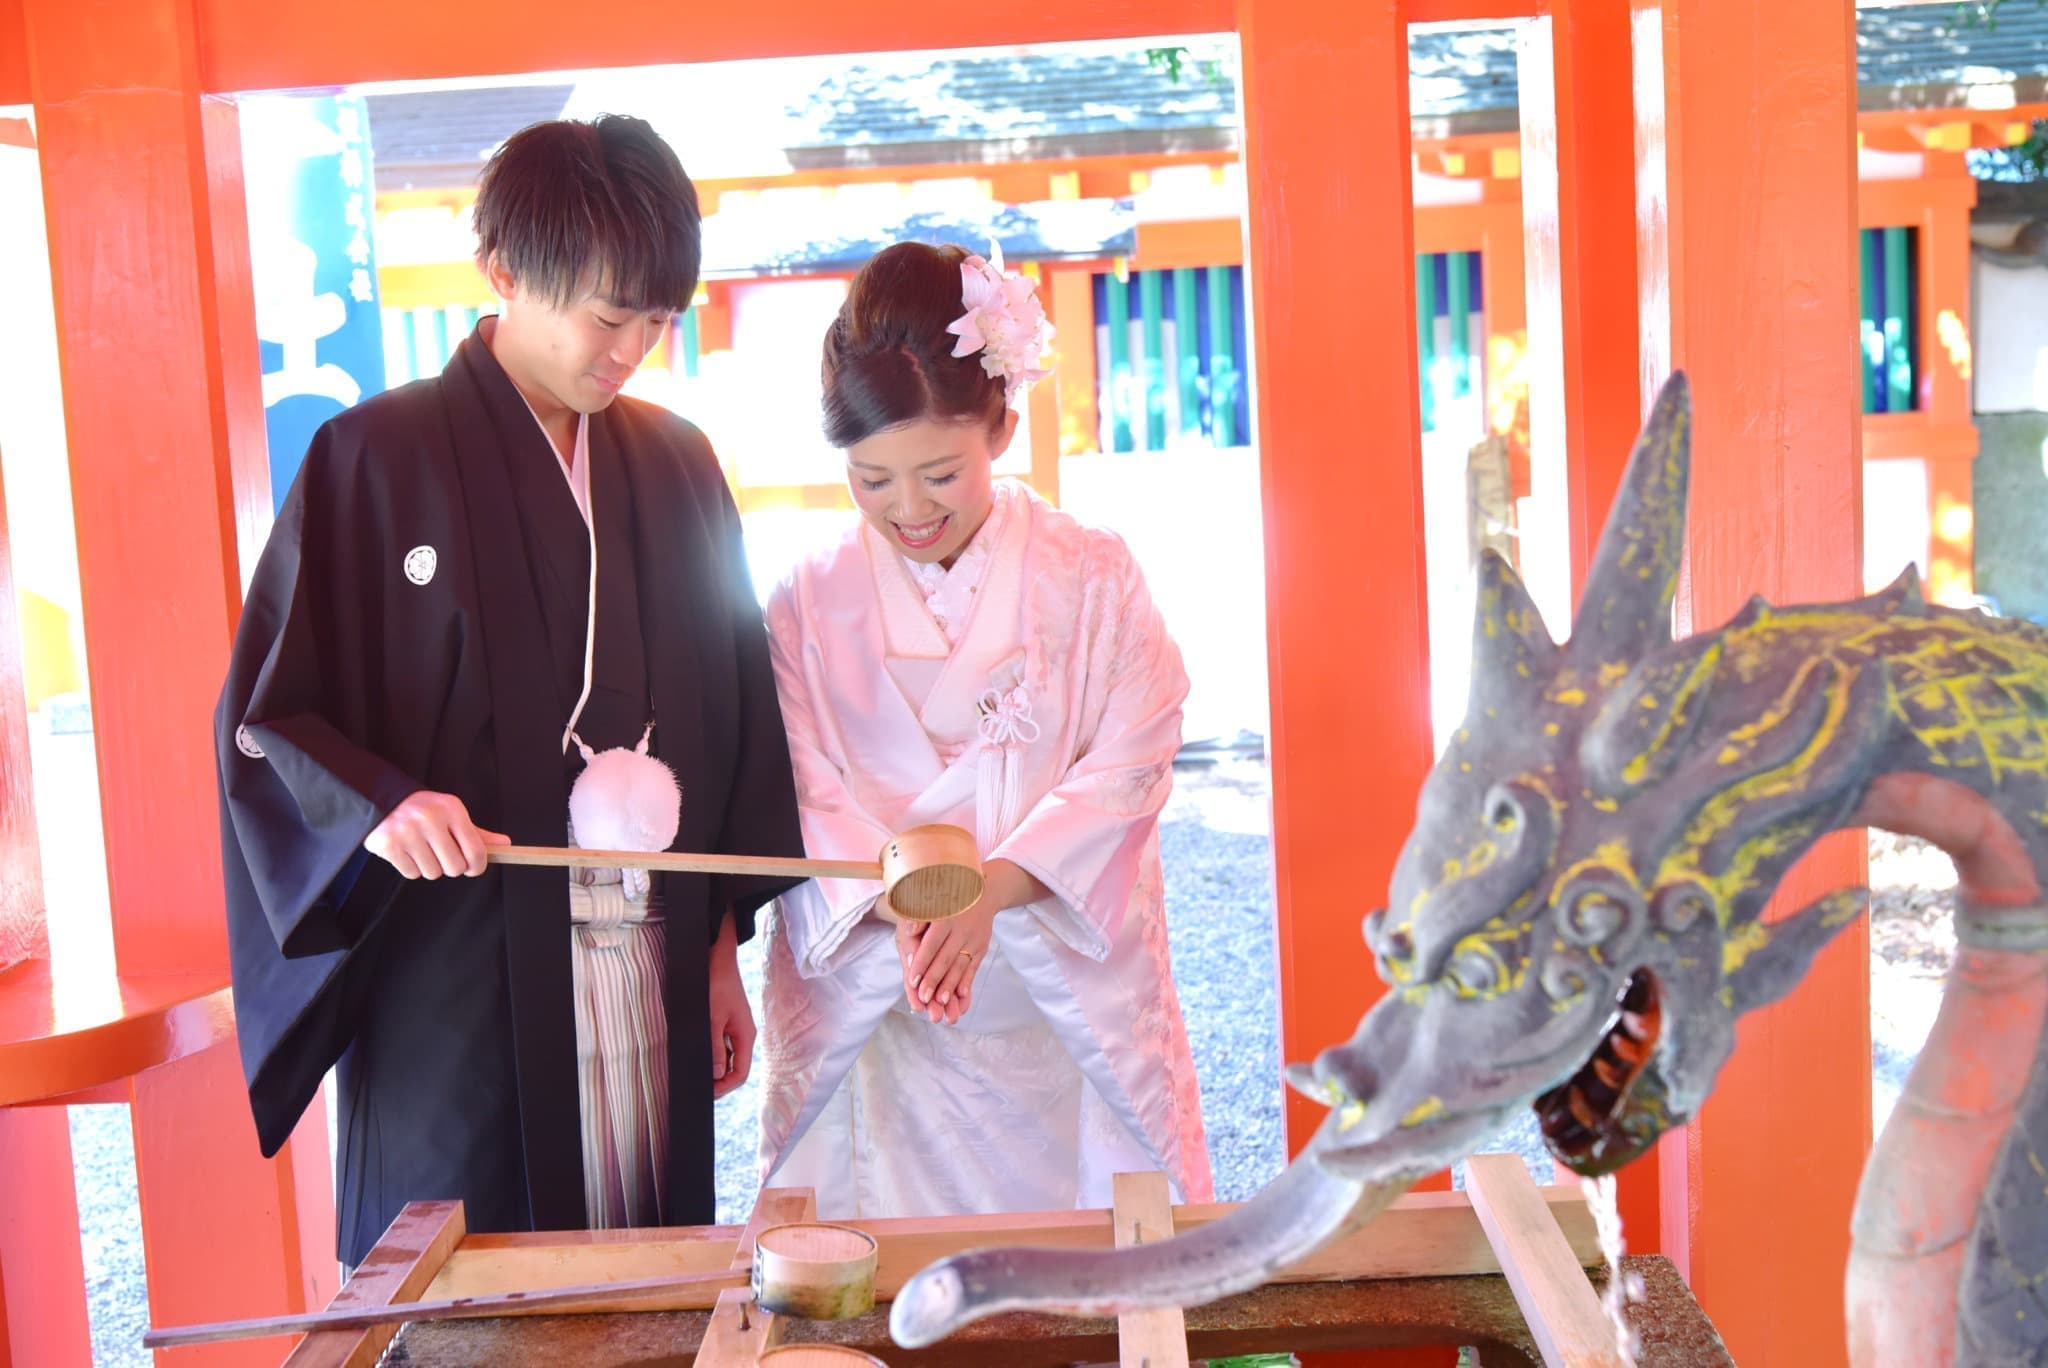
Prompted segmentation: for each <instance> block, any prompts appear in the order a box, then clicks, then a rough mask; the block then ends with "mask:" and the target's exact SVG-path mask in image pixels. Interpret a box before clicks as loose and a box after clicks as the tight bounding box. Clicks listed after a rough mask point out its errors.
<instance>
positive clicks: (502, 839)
mask: <svg viewBox="0 0 2048 1368" xmlns="http://www.w3.org/2000/svg"><path fill="white" fill-rule="evenodd" d="M511 844H512V839H511V838H510V837H509V836H503V835H500V834H499V833H497V832H495V831H485V830H484V829H483V828H481V827H479V826H478V825H477V824H476V823H475V822H472V821H471V820H470V819H469V809H468V808H466V807H464V806H463V805H462V800H461V799H460V798H457V797H456V796H455V795H454V794H452V793H434V792H431V791H429V790H427V789H421V790H419V791H418V792H417V793H414V794H413V795H412V796H411V797H409V798H407V799H406V800H405V801H404V802H402V803H400V804H399V805H398V806H397V807H395V808H393V809H391V812H390V814H389V815H388V816H386V817H385V818H384V820H383V821H381V822H379V823H377V829H376V830H375V831H372V832H371V833H370V834H369V835H368V836H367V837H365V838H364V839H363V849H365V850H367V851H369V852H370V853H371V854H372V855H375V856H377V857H378V858H379V859H382V860H386V861H389V862H390V864H391V867H392V868H393V869H396V870H397V871H398V872H399V873H400V874H402V875H404V876H405V877H406V878H408V879H438V878H441V877H442V876H443V875H446V876H447V877H448V878H451V879H453V878H457V877H460V876H463V875H469V876H471V877H474V876H475V875H478V874H481V873H483V872H484V870H485V869H487V868H489V867H490V862H489V860H488V859H487V858H486V852H487V850H488V848H489V847H491V846H502V845H511Z"/></svg>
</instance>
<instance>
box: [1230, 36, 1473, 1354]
mask: <svg viewBox="0 0 2048 1368" xmlns="http://www.w3.org/2000/svg"><path fill="white" fill-rule="evenodd" d="M1237 18H1238V31H1239V40H1240V43H1241V48H1240V51H1241V61H1242V70H1243V96H1242V98H1243V107H1244V125H1245V180H1246V188H1247V195H1248V200H1249V203H1248V205H1247V212H1246V233H1247V245H1248V250H1247V253H1246V258H1245V261H1246V267H1247V271H1246V274H1247V276H1248V281H1247V284H1248V288H1249V291H1250V295H1251V315H1252V316H1251V324H1252V366H1253V376H1252V398H1253V420H1252V421H1253V424H1254V429H1255V432H1256V434H1257V441H1258V451H1259V478H1260V486H1261V490H1262V495H1263V502H1264V506H1265V546H1266V652H1267V667H1268V671H1269V674H1270V681H1271V682H1270V689H1271V694H1270V696H1271V709H1272V720H1271V725H1270V742H1269V748H1270V753H1271V756H1272V764H1273V866H1274V875H1275V881H1276V885H1277V887H1276V894H1277V898H1278V902H1277V908H1278V918H1279V937H1278V941H1279V959H1280V966H1279V967H1280V1032H1281V1049H1282V1051H1283V1053H1284V1054H1285V1055H1286V1057H1287V1059H1288V1060H1290V1061H1306V1060H1311V1059H1313V1058H1315V1056H1316V1054H1317V1053H1318V1052H1319V1051H1321V1050H1322V1049H1324V1048H1325V1047H1327V1046H1330V1045H1334V1044H1336V1043H1338V1042H1339V1041H1342V1040H1344V1039H1347V1038H1348V1037H1349V1036H1350V1034H1351V1032H1352V1030H1353V1029H1354V1028H1355V1027H1356V1026H1357V1024H1358V1019H1359V1017H1360V1016H1362V1015H1363V1014H1364V1012H1365V1010H1366V1009H1367V1008H1368V1007H1369V1006H1371V1004H1372V1002H1373V1001H1374V999H1376V998H1377V997H1379V995H1380V994H1381V993H1382V992H1384V991H1385V987H1384V985H1383V984H1382V983H1381V982H1380V979H1379V975H1378V973H1377V972H1376V971H1375V970H1374V968H1373V964H1372V959H1371V957H1370V956H1369V955H1368V954H1367V953H1366V949H1365V943H1364V938H1363V936H1362V934H1361V931H1360V921H1361V918H1362V917H1363V916H1364V914H1365V912H1366V911H1367V910H1369V909H1370V908H1373V907H1376V906H1379V905H1380V904H1382V903H1384V902H1385V900H1386V897H1387V885H1388V881H1389V880H1390V879H1391V877H1392V875H1393V870H1394V861H1395V858H1396V856H1397V855H1398V854H1399V853H1400V846H1401V842H1402V840H1403V839H1404V838H1405V837H1406V835H1407V832H1408V830H1409V828H1410V827H1411V826H1413V825H1414V818H1415V795H1416V792H1417V791H1418V789H1419V788H1420V787H1421V784H1422V780H1423V777H1424V776H1425V775H1426V774H1427V773H1428V770H1429V765H1430V761H1431V757H1432V750H1431V744H1430V717H1429V653H1428V643H1427V638H1426V627H1425V624H1426V622H1427V612H1426V608H1427V589H1426V586H1425V583H1424V571H1423V539H1422V478H1421V474H1422V472H1421V451H1422V401H1421V383H1420V378H1419V376H1418V373H1417V368H1416V366H1417V363H1416V354H1415V298H1414V293H1415V285H1414V275H1415V273H1414V272H1413V271H1411V270H1409V269H1407V268H1406V265H1405V263H1408V262H1411V261H1413V260H1414V257H1415V248H1414V209H1413V199H1414V193H1413V182H1412V180H1411V179H1410V169H1409V168H1410V151H1409V128H1408V25H1407V16H1406V13H1405V6H1403V5H1402V4H1399V3H1395V4H1376V5H1331V6H1323V5H1304V4H1300V3H1297V0H1238V6H1237ZM1390 264H1400V265H1401V268H1400V269H1390ZM1322 1116H1323V1108H1321V1107H1320V1106H1317V1105H1316V1104H1315V1103H1312V1102H1310V1101H1308V1100H1307V1099H1305V1098H1302V1097H1299V1096H1296V1095H1294V1094H1292V1093H1289V1095H1288V1098H1287V1134H1288V1146H1289V1148H1290V1150H1298V1149H1299V1148H1300V1147H1301V1145H1302V1143H1303V1142H1304V1141H1306V1140H1307V1139H1308V1137H1309V1135H1310V1134H1311V1133H1312V1132H1313V1130H1314V1128H1315V1126H1316V1124H1317V1123H1318V1122H1319V1121H1320V1120H1321V1118H1322ZM1447 1182H1448V1176H1447V1175H1439V1176H1438V1177H1437V1178H1435V1179H1432V1180H1430V1181H1429V1182H1426V1183H1425V1184H1423V1186H1444V1185H1446V1183H1447ZM1372 1361H1374V1362H1387V1361H1389V1360H1385V1359H1375V1360H1372ZM1399 1361H1402V1362H1411V1363H1432V1364H1434V1363H1448V1362H1449V1361H1450V1358H1449V1356H1448V1355H1446V1354H1442V1353H1430V1352H1428V1351H1423V1352H1419V1353H1417V1354H1415V1355H1414V1356H1413V1357H1402V1358H1401V1359H1400V1360H1399ZM1318 1362H1330V1360H1327V1359H1324V1358H1323V1357H1321V1356H1318Z"/></svg>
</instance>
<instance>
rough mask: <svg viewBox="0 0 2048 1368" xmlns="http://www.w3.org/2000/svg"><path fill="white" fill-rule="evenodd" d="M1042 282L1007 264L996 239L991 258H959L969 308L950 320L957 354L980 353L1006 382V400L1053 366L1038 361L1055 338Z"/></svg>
mask: <svg viewBox="0 0 2048 1368" xmlns="http://www.w3.org/2000/svg"><path fill="white" fill-rule="evenodd" d="M1037 292H1038V282H1037V281H1035V280H1032V279H1031V278H1030V277H1028V276H1024V275H1020V274H1018V273H1017V272H1015V271H1005V270H1004V269H1003V247H1002V244H1001V243H991V244H990V246H989V254H988V256H987V257H986V258H983V257H978V256H970V257H968V258H967V260H965V261H963V262H961V263H960V294H961V303H963V304H965V305H966V306H967V312H966V313H964V314H962V315H961V316H960V317H959V318H957V319H955V320H954V321H953V322H951V323H948V324H947V325H946V331H947V332H949V333H952V334H953V335H954V336H956V337H958V338H959V339H960V340H959V341H958V342H956V343H955V344H954V345H953V355H955V356H972V355H974V354H975V353H976V352H980V353H981V369H982V372H983V373H984V374H986V375H989V376H991V377H996V378H1000V379H1001V380H1002V382H1003V399H1004V402H1006V403H1010V404H1014V403H1016V402H1017V396H1018V394H1020V393H1021V392H1022V391H1023V390H1024V389H1025V388H1026V387H1027V386H1029V385H1030V384H1032V383H1033V382H1034V381H1038V380H1043V379H1044V378H1045V377H1046V376H1048V375H1050V374H1052V371H1051V370H1049V369H1047V368H1044V367H1042V366H1040V365H1039V364H1038V363H1039V362H1040V361H1041V360H1042V359H1043V358H1044V356H1045V349H1046V347H1047V345H1048V344H1050V343H1051V341H1052V324H1050V323H1048V322H1046V319H1045V306H1044V305H1043V304H1042V303H1040V302H1039V300H1038V293H1037Z"/></svg>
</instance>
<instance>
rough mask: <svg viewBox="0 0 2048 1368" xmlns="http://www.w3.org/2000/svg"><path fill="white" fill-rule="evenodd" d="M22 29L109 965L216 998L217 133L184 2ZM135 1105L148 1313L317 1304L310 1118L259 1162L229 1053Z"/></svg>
mask: <svg viewBox="0 0 2048 1368" xmlns="http://www.w3.org/2000/svg"><path fill="white" fill-rule="evenodd" d="M25 14H26V20H27V22H26V25H25V34H26V38H27V49H28V61H27V65H28V71H29V77H30V82H31V86H32V89H33V92H34V95H35V102H36V107H37V112H38V127H37V134H38V140H39V143H40V157H41V165H42V173H43V187H44V201H45V205H46V209H47V216H48V221H49V238H50V265H51V279H52V287H53V291H54V294H55V300H56V305H57V310H56V312H57V342H58V355H59V361H60V364H61V368H62V375H63V384H64V416H65V426H66V435H67V439H68V443H69V448H70V464H71V487H72V504H73V510H74V516H75V519H76V530H77V541H78V563H79V583H80V590H81V595H82V598H83V600H84V612H83V620H84V627H85V635H86V648H87V651H86V654H87V660H88V665H89V671H90V683H91V690H92V702H93V722H94V732H95V742H96V748H97V752H98V757H99V776H100V806H101V812H102V814H103V820H104V826H105V832H106V853H107V872H108V886H109V893H110V897H111V904H112V912H113V921H114V952H115V958H116V961H117V964H118V966H119V968H120V969H121V971H122V973H123V974H124V975H125V976H129V977H133V976H137V975H148V974H152V973H154V974H164V975H172V974H189V975H195V976H198V977H200V978H202V979H204V978H205V977H206V976H207V975H208V974H211V975H212V976H213V978H214V980H215V981H216V983H217V984H224V983H225V982H226V979H227V963H226V961H227V955H226V935H225V921H224V917H223V913H222V906H223V899H222V891H221V872H220V860H219V850H220V832H219V826H218V820H219V819H218V813H217V805H216V800H215V796H214V794H215V778H214V758H213V744H212V728H211V726H210V719H211V715H212V711H213V704H214V699H215V696H216V695H217V693H218V692H219V689H220V681H221V678H222V676H223V674H224V672H225V669H226V664H227V652H228V644H229V639H230V635H231V632H232V629H233V625H234V621H235V615H236V613H237V611H238V605H239V602H240V591H241V543H242V542H243V540H244V539H245V538H246V537H247V536H250V535H254V534H256V533H258V532H259V531H260V528H261V526H262V525H263V521H264V520H263V518H261V517H260V516H259V515H258V513H257V512H256V510H259V509H260V508H262V506H263V505H265V504H267V502H268V498H269V493H268V485H267V481H264V480H261V479H260V478H258V477H257V476H258V473H260V471H261V468H262V465H263V460H264V453H263V449H262V446H261V444H260V435H261V432H262V428H261V422H262V418H261V410H260V406H258V395H259V394H260V381H259V378H258V375H257V358H256V339H255V326H254V305H253V303H252V301H251V297H250V291H249V261H248V256H249V248H248V242H247V228H246V221H245V217H244V213H243V207H242V203H241V199H240V195H239V178H240V161H239V156H240V153H239V148H238V146H237V145H236V143H235V141H234V138H233V136H232V135H233V132H234V129H235V122H234V117H233V112H232V110H230V109H227V108H225V107H224V106H215V107H213V108H211V109H209V108H208V106H207V105H206V102H205V101H204V100H203V99H202V97H201V94H200V84H199V66H198V55H197V54H198V41H197V37H198V35H197V33H196V30H195V28H194V22H195V21H194V16H193V11H192V7H191V5H190V4H189V3H186V0H27V3H26V6H25ZM243 510H249V511H248V512H246V513H244V512H243ZM131 1097H132V1102H131V1112H132V1116H133V1122H134V1129H135V1164H136V1173H137V1178H138V1181H139V1184H140V1190H141V1201H142V1230H143V1249H144V1255H145V1258H146V1260H147V1262H148V1267H149V1274H150V1310H151V1313H152V1314H153V1315H154V1316H155V1317H156V1318H157V1319H158V1320H160V1321H167V1322H177V1321H201V1320H213V1319H220V1318H231V1317H237V1316H248V1315H257V1314H274V1313H279V1312H285V1311H293V1310H301V1309H304V1308H305V1307H307V1306H308V1305H319V1304H321V1303H324V1302H325V1301H326V1299H327V1295H328V1294H329V1293H331V1292H332V1291H333V1290H334V1283H335V1281H336V1278H335V1272H336V1270H335V1267H334V1265H333V1238H334V1231H333V1210H334V1208H333V1199H332V1195H331V1188H330V1186H329V1184H330V1179H329V1177H328V1173H327V1164H328V1160H327V1146H326V1143H325V1140H326V1137H325V1124H324V1106H323V1105H322V1104H321V1103H320V1102H318V1101H316V1102H315V1103H314V1105H313V1107H312V1109H311V1110H310V1111H309V1113H308V1116H309V1118H311V1124H310V1125H308V1126H306V1127H302V1128H301V1133H300V1135H299V1136H297V1137H295V1138H294V1139H293V1141H292V1142H291V1143H290V1145H288V1146H287V1148H286V1150H285V1151H284V1152H282V1153H280V1154H279V1155H278V1156H277V1157H276V1158H275V1159H272V1160H264V1159H263V1158H262V1157H261V1156H260V1154H259V1153H258V1150H257V1145H256V1137H255V1129H254V1125H253V1123H252V1122H251V1120H250V1116H249V1107H248V1100H247V1097H246V1095H245V1094H244V1092H243V1090H242V1086H241V1081H240V1067H239V1063H238V1061H237V1059H236V1050H235V1048H234V1045H233V1043H232V1042H227V1043H223V1044H220V1045H215V1046H213V1047H212V1048H210V1049H207V1050H203V1051H201V1052H199V1053H197V1054H194V1055H190V1056H187V1057H185V1058H183V1059H181V1060H178V1061H176V1062H174V1063H171V1064H168V1065H165V1066H163V1067H160V1068H157V1069H154V1070H151V1071H150V1072H148V1073H145V1074H143V1075H141V1077H139V1078H137V1079H136V1080H134V1081H133V1083H132V1084H131ZM274 1349H275V1346H272V1350H273V1352H271V1353H269V1354H268V1356H267V1361H269V1362H275V1361H276V1353H275V1352H274ZM261 1350H262V1346H260V1345H259V1346H244V1347H241V1348H237V1349H235V1350H233V1351H232V1352H229V1351H223V1352H222V1353H221V1354H220V1356H219V1357H218V1358H214V1359H209V1361H214V1362H219V1363H224V1364H225V1363H243V1362H247V1363H252V1364H253V1363H259V1362H264V1361H266V1356H265V1354H264V1353H263V1352H261Z"/></svg>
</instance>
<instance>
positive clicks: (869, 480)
mask: <svg viewBox="0 0 2048 1368" xmlns="http://www.w3.org/2000/svg"><path fill="white" fill-rule="evenodd" d="M1016 430H1017V414H1016V412H1015V411H1014V410H1012V411H1010V412H1008V413H1006V414H1005V415H1004V418H1003V425H1002V427H1001V428H999V429H997V430H995V431H993V432H991V431H990V430H989V429H988V428H987V427H986V426H984V425H983V424H981V423H979V422H973V421H970V422H965V423H958V422H950V423H949V422H939V421H937V420H935V419H931V418H920V419H918V420H917V421H916V422H914V423H905V424H903V425H902V426H900V427H893V428H888V429H886V430H885V431H882V432H878V433H876V434H875V435H874V436H872V437H867V438H863V439H862V440H861V441H858V442H855V443H854V444H853V445H852V446H850V447H848V448H847V449H846V481H847V484H848V486H849V487H850V488H851V489H852V491H853V501H854V503H855V505H857V506H858V507H859V509H860V511H861V516H862V517H864V518H866V519H867V520H868V522H870V523H871V524H873V525H874V528H875V530H876V531H877V532H880V533H881V534H882V535H883V536H884V537H886V538H888V540H889V544H890V545H891V546H893V547H895V548H896V549H897V550H898V551H901V552H902V553H903V554H904V555H906V556H908V557H910V559H912V560H915V561H926V562H937V563H938V564H941V565H951V564H952V563H953V561H954V559H955V558H956V557H957V556H959V554H960V552H961V551H962V550H964V549H965V548H966V546H967V543H968V542H970V541H972V540H973V539H974V534H975V533H976V532H978V531H980V530H981V525H982V523H983V522H984V521H986V520H987V518H988V511H989V508H990V506H991V505H992V504H993V503H994V501H995V487H994V475H993V472H992V469H991V467H993V466H994V464H995V462H996V458H997V457H999V456H1001V455H1002V454H1003V451H1004V450H1005V449H1006V448H1007V447H1008V446H1009V445H1010V438H1011V436H1012V435H1013V434H1014V433H1015V432H1016Z"/></svg>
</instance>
